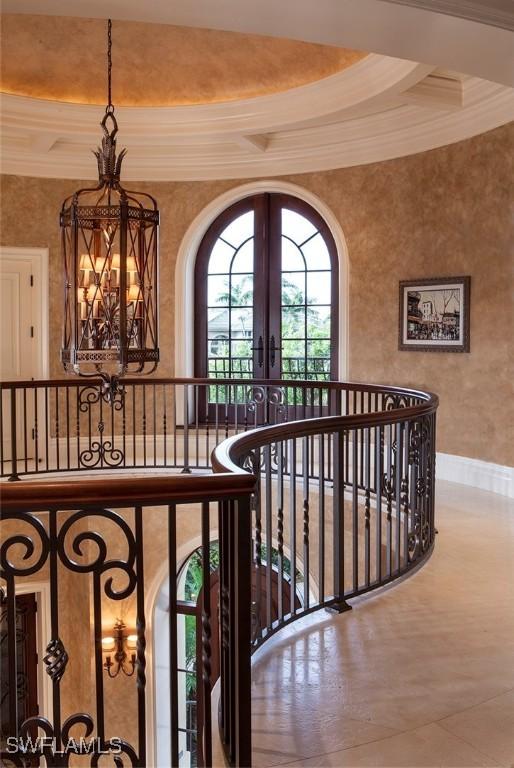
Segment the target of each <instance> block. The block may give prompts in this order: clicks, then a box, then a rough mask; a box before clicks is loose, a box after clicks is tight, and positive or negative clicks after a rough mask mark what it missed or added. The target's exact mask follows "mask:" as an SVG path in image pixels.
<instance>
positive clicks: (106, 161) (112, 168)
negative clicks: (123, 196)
mask: <svg viewBox="0 0 514 768" xmlns="http://www.w3.org/2000/svg"><path fill="white" fill-rule="evenodd" d="M107 120H111V122H112V129H111V131H110V132H109V129H108V128H107ZM100 125H101V126H102V130H103V132H104V135H103V137H102V146H101V147H98V149H96V150H94V151H93V154H94V155H95V156H96V159H97V161H98V178H99V180H100V181H103V182H106V183H108V184H112V185H114V184H115V183H117V182H119V180H120V173H121V164H122V162H123V158H124V157H125V155H126V154H127V150H126V149H122V150H121V152H120V154H119V156H118V158H116V134H117V133H118V123H117V121H116V118H115V117H114V112H106V113H105V115H104V119H103V120H102V122H101V123H100Z"/></svg>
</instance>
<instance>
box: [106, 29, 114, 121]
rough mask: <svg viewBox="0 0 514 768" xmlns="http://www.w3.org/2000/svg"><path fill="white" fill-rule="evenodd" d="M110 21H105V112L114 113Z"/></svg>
mask: <svg viewBox="0 0 514 768" xmlns="http://www.w3.org/2000/svg"><path fill="white" fill-rule="evenodd" d="M111 80H112V21H111V19H108V20H107V101H108V103H107V107H106V110H105V111H106V112H111V113H112V112H114V104H113V103H112V83H111Z"/></svg>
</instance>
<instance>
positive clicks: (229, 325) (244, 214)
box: [194, 193, 339, 381]
mask: <svg viewBox="0 0 514 768" xmlns="http://www.w3.org/2000/svg"><path fill="white" fill-rule="evenodd" d="M338 312H339V301H338V259H337V249H336V244H335V241H334V238H333V236H332V234H331V232H330V229H329V227H328V225H327V224H326V222H325V221H324V219H323V217H322V216H321V215H320V214H319V213H318V212H317V211H316V210H315V209H314V208H313V207H312V206H310V205H309V204H308V203H306V202H305V201H304V200H300V199H299V198H297V197H294V196H292V195H286V194H279V193H264V194H257V195H252V196H249V197H245V198H243V199H242V200H239V201H238V202H237V203H235V204H233V205H231V206H229V207H228V208H227V209H226V210H224V211H223V212H222V213H221V214H220V215H219V216H218V217H217V218H216V219H215V220H214V221H213V222H212V224H211V225H210V227H209V228H208V230H207V232H206V233H205V235H204V237H203V239H202V242H201V244H200V247H199V249H198V256H197V259H196V266H195V368H194V373H195V375H196V376H198V377H201V378H204V377H209V378H239V379H249V378H253V379H280V380H287V379H309V380H314V381H326V380H328V379H335V378H337V376H338V349H339V345H338V329H339V322H338Z"/></svg>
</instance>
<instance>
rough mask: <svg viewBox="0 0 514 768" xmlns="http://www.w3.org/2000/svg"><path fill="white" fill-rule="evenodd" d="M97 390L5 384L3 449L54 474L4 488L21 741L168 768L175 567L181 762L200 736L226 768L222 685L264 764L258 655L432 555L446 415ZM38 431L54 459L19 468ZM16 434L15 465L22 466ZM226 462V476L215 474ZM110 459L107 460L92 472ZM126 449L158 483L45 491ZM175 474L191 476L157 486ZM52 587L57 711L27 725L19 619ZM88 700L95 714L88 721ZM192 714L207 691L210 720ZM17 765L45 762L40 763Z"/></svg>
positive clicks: (304, 387)
mask: <svg viewBox="0 0 514 768" xmlns="http://www.w3.org/2000/svg"><path fill="white" fill-rule="evenodd" d="M95 387H96V383H95V382H86V383H84V382H83V381H80V380H79V381H76V380H72V381H69V380H64V381H58V382H57V381H56V382H24V383H21V384H19V383H13V384H4V385H3V387H2V389H3V392H2V397H3V400H4V402H3V408H2V430H3V431H2V434H3V436H4V437H5V436H7V437H8V438H9V440H7V441H6V443H7V445H6V447H4V453H3V454H2V473H3V475H4V477H7V478H9V479H15V478H20V477H23V476H24V475H32V476H34V475H37V474H42V475H43V477H42V478H40V479H38V478H34V477H32V480H31V482H11V483H5V484H4V486H3V507H4V509H3V516H4V518H3V521H2V526H3V530H2V533H3V543H2V545H1V549H0V565H1V570H2V573H1V574H0V575H1V577H2V579H3V587H4V593H3V594H4V596H3V600H4V603H5V608H6V613H7V617H8V618H9V619H10V621H8V624H7V630H6V635H5V640H4V647H5V648H7V650H8V661H9V664H8V668H9V674H8V677H9V680H8V686H7V693H6V696H7V699H6V701H7V702H8V705H7V711H8V713H9V714H8V723H7V726H6V730H5V731H3V733H8V734H9V735H11V736H12V735H14V736H16V737H20V736H21V737H26V736H27V735H30V734H34V733H35V730H36V729H37V728H39V729H40V732H41V733H45V734H46V735H47V736H52V737H55V739H56V741H55V742H53V744H52V743H51V742H45V743H44V745H43V746H41V745H40V747H39V749H40V752H39V755H43V756H44V757H46V760H47V764H50V765H68V761H69V759H70V757H69V754H66V753H65V751H62V748H63V747H64V746H65V744H66V743H67V740H68V738H69V736H70V734H71V735H75V734H78V733H79V732H80V733H81V734H82V735H84V734H86V735H87V737H88V738H89V737H91V736H95V737H97V741H96V742H95V743H94V749H96V751H95V752H94V755H93V757H94V759H96V760H97V759H98V755H99V753H100V752H101V751H109V752H111V754H112V753H113V751H114V749H115V748H116V749H117V748H118V746H119V745H118V742H117V741H116V740H115V737H118V736H119V737H120V738H122V744H121V751H122V752H123V753H124V755H122V756H121V757H122V759H123V760H124V761H125V762H124V764H131V765H138V766H143V765H147V764H148V758H149V754H150V751H151V745H152V744H153V739H154V732H153V731H155V729H153V731H151V730H150V729H149V727H148V717H147V715H148V712H149V711H150V709H151V708H152V707H153V701H149V700H147V696H146V693H148V691H149V689H148V686H147V680H146V669H147V651H146V646H147V636H146V635H147V633H146V624H147V619H148V610H149V608H148V600H149V595H148V590H149V587H148V583H149V582H148V574H149V573H152V569H154V570H155V568H156V560H157V561H158V563H159V567H163V564H164V566H165V571H166V573H167V574H168V575H167V579H168V588H169V627H168V633H169V651H168V657H169V672H168V674H169V711H170V715H169V734H170V736H169V750H168V754H169V761H170V763H171V764H172V765H179V764H182V762H181V758H180V753H181V750H182V749H185V747H184V746H183V745H184V742H183V736H184V733H185V732H186V731H187V737H188V739H189V743H190V742H193V741H194V745H195V746H194V754H195V755H196V760H197V764H198V765H210V764H211V762H212V723H213V713H212V712H211V705H210V701H211V690H212V686H213V684H214V682H215V680H216V678H217V676H218V674H219V678H220V688H221V694H220V720H219V725H220V733H221V741H222V743H223V745H224V748H225V750H226V754H227V757H228V759H229V761H230V762H231V764H233V765H240V766H245V765H250V764H251V730H250V708H251V702H250V656H251V652H252V651H253V650H254V649H255V648H257V647H259V645H261V644H262V643H263V642H264V641H265V640H266V639H267V638H268V637H270V636H271V635H272V634H273V633H274V632H276V631H277V630H279V629H280V628H281V627H283V626H285V625H286V624H289V623H291V622H293V621H295V620H296V619H297V618H299V617H301V616H304V615H306V614H308V613H311V612H313V611H316V610H319V609H320V608H326V609H331V610H334V611H343V610H347V609H348V608H349V607H350V605H349V603H348V601H349V600H351V599H352V598H353V597H355V596H357V595H361V594H364V593H366V592H369V591H370V590H373V589H376V588H378V587H381V586H383V585H385V584H387V583H389V582H391V581H393V580H394V579H397V578H399V577H401V576H403V575H404V574H406V573H408V572H409V571H411V570H412V569H413V568H415V567H418V566H419V565H420V564H421V563H423V562H424V561H425V560H426V558H427V557H428V556H429V554H430V552H431V550H432V546H433V543H434V535H435V524H434V481H435V422H436V409H437V398H436V397H435V396H433V395H430V394H427V393H423V392H417V391H413V390H405V389H404V390H402V389H397V388H394V387H379V386H373V385H354V384H341V383H338V382H316V383H314V382H282V383H281V382H276V381H267V382H262V381H250V382H249V381H234V380H225V381H219V380H217V381H216V383H215V384H213V382H212V380H200V381H198V380H184V379H181V380H177V379H175V380H173V379H159V380H157V379H150V380H146V381H144V382H143V381H139V380H130V379H129V380H127V381H126V383H125V388H124V391H123V392H121V393H119V394H118V396H117V397H118V399H116V400H115V401H114V402H113V403H112V404H110V403H108V402H105V401H104V400H103V398H102V395H101V394H100V390H99V389H97V388H95ZM119 398H121V399H119ZM31 401H32V402H33V403H34V416H30V415H29V408H28V405H29V403H30V402H31ZM81 404H84V405H85V410H82V409H81ZM118 404H120V405H119V407H117V405H118ZM31 419H32V420H33V421H35V420H37V427H36V435H35V442H36V445H37V446H39V448H38V450H41V453H40V454H39V456H38V458H42V459H43V461H42V462H39V461H37V460H35V459H34V458H31V457H25V456H23V457H20V454H19V452H18V449H19V447H20V445H21V446H24V445H25V443H27V444H28V439H26V438H25V433H26V432H27V431H28V430H29V428H30V424H31V423H33V421H32V422H31ZM6 420H7V422H6ZM20 420H21V424H22V428H21V430H20ZM6 423H8V424H10V425H11V432H9V430H8V429H7V430H5V425H6ZM41 425H43V427H42V426H41ZM101 425H103V426H101ZM4 430H5V431H4ZM12 434H14V435H15V441H16V444H15V445H14V447H11V448H10V450H11V451H12V452H13V454H14V455H6V451H8V450H9V444H11V446H12V445H13V441H14V438H12ZM11 438H12V439H11ZM134 441H135V443H134ZM95 444H97V445H95ZM107 444H109V445H107ZM134 444H135V446H136V447H135V448H134ZM212 448H214V449H215V451H214V454H213V458H212V467H213V468H214V474H210V473H208V472H207V470H208V469H209V467H211V463H210V459H209V454H210V451H211V449H212ZM93 450H97V451H98V454H97V459H98V460H97V461H96V463H94V462H93V463H91V462H90V460H89V459H88V455H89V454H87V451H90V452H93ZM115 450H119V451H120V460H119V461H118V462H117V463H116V465H115V466H116V468H117V469H124V468H125V469H134V468H136V469H146V470H148V469H151V470H152V472H151V473H150V474H149V475H148V476H146V475H145V478H144V480H142V479H141V478H139V479H132V478H130V477H127V478H125V477H122V476H121V475H120V476H119V477H117V478H116V479H112V478H109V482H108V483H106V482H105V480H104V479H102V477H101V476H99V477H98V479H97V477H95V476H94V477H93V478H92V479H82V480H77V479H73V480H70V479H69V477H68V478H66V479H65V481H64V482H61V481H55V480H49V479H48V478H46V477H45V473H47V472H52V471H68V470H75V471H76V470H80V471H82V470H86V469H88V470H91V468H94V469H96V468H98V469H99V468H103V469H105V468H108V467H109V466H110V464H109V462H108V460H107V451H111V452H112V451H115ZM84 451H86V455H84V453H83V452H84ZM81 457H82V458H81ZM30 462H32V463H30ZM158 467H161V468H168V469H169V470H170V471H171V472H172V473H174V472H175V473H176V472H178V471H181V472H184V471H185V474H175V476H169V475H170V472H166V473H165V474H161V475H159V476H155V469H156V468H158ZM186 520H187V528H188V536H189V537H190V538H191V539H194V538H195V537H196V538H197V539H199V540H200V541H201V552H202V583H203V587H202V589H201V591H200V594H199V596H198V605H195V604H194V603H191V602H184V601H181V600H180V599H179V598H178V597H177V572H178V565H179V562H178V560H179V554H178V552H179V548H180V541H179V539H180V537H181V536H182V527H181V526H184V525H185V524H186V523H185V521H186ZM214 539H216V540H217V541H218V549H217V551H218V553H219V569H218V570H217V571H216V574H215V575H213V573H212V567H211V566H212V551H213V549H212V544H213V540H214ZM195 546H196V545H195ZM145 577H146V579H147V581H146V582H145ZM34 579H35V580H37V581H46V582H47V583H48V584H49V587H50V588H49V606H48V614H49V616H50V624H49V631H48V636H47V637H45V638H44V645H45V646H46V652H45V654H44V659H43V661H44V665H45V669H46V672H47V673H48V675H47V676H48V677H49V679H50V680H51V689H52V695H51V699H52V704H53V711H52V707H49V708H48V710H47V711H41V712H40V714H39V716H34V717H33V718H32V719H31V718H29V720H28V721H26V722H25V723H23V724H22V723H20V722H19V721H18V716H17V693H16V691H17V674H18V671H19V670H17V663H18V662H17V658H18V656H17V643H18V640H17V636H16V631H15V629H13V626H15V624H13V615H14V613H13V612H14V610H15V603H16V593H17V591H18V589H19V587H20V585H23V584H29V586H30V583H31V580H34ZM206 585H208V587H209V588H206ZM25 591H26V590H25ZM70 601H71V602H70ZM79 606H81V607H80V608H79ZM113 606H116V607H113ZM217 607H218V609H217ZM117 611H118V612H119V613H118V614H117V615H120V614H121V615H123V616H124V617H128V618H129V619H130V622H129V621H128V619H127V621H125V623H126V624H127V625H128V623H132V625H133V627H134V628H135V631H136V634H137V648H136V650H135V653H136V665H135V666H136V673H135V675H134V679H135V681H136V685H135V686H134V688H130V689H126V688H125V689H124V688H120V687H118V688H116V689H114V688H110V687H109V686H110V685H117V682H116V681H111V680H110V679H108V678H107V676H106V674H105V672H104V670H103V663H104V658H105V654H104V651H103V649H102V633H103V632H104V629H105V627H104V626H103V625H105V618H106V616H109V617H111V618H112V617H113V616H115V615H116V612H117ZM90 614H91V618H90ZM180 614H187V615H194V616H196V617H197V620H198V621H197V626H198V630H197V637H198V646H197V649H198V653H197V660H196V668H195V675H196V692H195V696H194V698H195V701H196V704H195V705H194V708H195V719H192V718H191V717H190V716H189V720H188V722H189V726H185V725H184V723H182V721H181V718H182V717H185V716H186V715H185V713H186V710H187V707H186V697H185V693H184V691H182V688H183V681H182V677H181V675H183V673H182V672H181V669H180V665H179V662H178V655H177V654H178V649H177V642H178V641H177V616H178V615H180ZM77 638H79V639H80V643H79V642H78V641H77ZM77 654H78V655H79V656H80V657H81V658H78V659H77ZM151 658H152V657H150V659H151ZM90 665H91V666H92V669H93V679H92V688H91V691H92V695H91V698H90V700H89V704H88V703H87V702H88V700H87V694H86V693H85V692H84V679H86V680H87V682H88V683H89V670H90ZM84 676H85V677H84ZM150 687H151V686H150ZM86 688H87V685H86ZM145 691H146V693H145ZM183 693H184V695H183V696H182V694H183ZM79 694H80V695H79ZM148 695H149V694H148ZM81 696H82V698H85V701H86V703H85V704H81V705H80V709H77V703H78V701H81ZM129 696H132V697H133V701H132V704H130V705H129V701H130V699H129ZM181 697H182V698H183V699H184V701H183V702H182V703H181V701H182V698H181ZM179 699H180V701H179ZM191 699H192V695H191V692H190V691H189V692H188V696H187V702H188V706H189V707H190V708H191ZM113 702H115V706H114V713H113ZM116 702H117V703H116ZM182 704H183V706H182ZM118 708H121V711H122V713H121V715H120V717H119V718H118V719H116V718H117V714H116V713H118ZM129 714H130V717H129ZM34 718H35V719H34ZM44 718H46V719H44ZM191 722H194V723H195V726H194V727H195V728H196V729H197V734H196V738H194V739H192V738H191ZM80 728H82V731H80ZM16 743H19V742H16ZM55 745H57V747H58V749H57V751H56V750H55V749H54V746H55ZM45 749H46V752H45V751H44V750H45ZM191 750H193V747H190V748H189V757H188V759H190V757H191V756H192V755H193V751H191ZM4 751H5V750H4ZM60 752H62V754H60ZM4 758H5V759H11V761H12V762H14V764H16V765H23V764H28V763H24V762H23V761H24V758H23V757H22V756H20V754H16V755H13V754H7V753H6V754H5V755H4ZM91 759H93V758H91ZM154 764H156V765H157V764H158V763H155V761H154Z"/></svg>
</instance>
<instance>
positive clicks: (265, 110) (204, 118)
mask: <svg viewBox="0 0 514 768" xmlns="http://www.w3.org/2000/svg"><path fill="white" fill-rule="evenodd" d="M433 69H434V68H433V67H432V66H428V65H425V64H419V63H417V62H413V61H403V60H401V59H393V58H391V57H389V56H379V55H377V54H370V55H368V56H366V58H365V59H362V60H361V61H359V62H357V63H356V64H354V65H353V66H351V67H348V68H347V69H345V70H342V71H341V72H338V73H337V74H335V75H331V76H330V77H326V78H323V79H322V80H318V81H317V82H314V83H308V84H307V85H302V86H299V87H297V88H291V89H290V90H288V91H284V92H282V93H274V94H270V95H266V96H259V97H257V98H253V99H240V100H237V101H229V102H224V103H215V104H205V105H204V104H202V105H193V106H185V107H184V106H178V107H117V108H116V118H117V120H118V123H119V126H120V134H121V135H122V136H123V138H127V139H129V138H131V137H132V136H134V137H138V136H141V135H144V136H146V137H152V138H154V137H158V136H161V135H169V134H170V133H171V134H172V135H173V137H174V138H177V137H180V136H185V137H187V138H188V139H189V137H191V136H202V135H207V136H212V135H213V134H216V135H223V134H230V135H233V134H237V133H243V134H250V133H259V132H261V131H263V130H265V131H270V130H278V129H281V128H283V127H286V126H289V125H292V124H296V123H298V122H300V121H304V120H312V119H313V118H323V117H326V116H327V115H330V114H332V113H333V112H335V111H345V110H350V109H353V110H355V108H359V109H362V108H364V107H365V106H366V105H368V104H369V103H371V102H372V101H373V100H374V99H376V98H378V97H381V98H384V97H386V98H392V97H393V96H395V95H398V94H400V93H402V92H404V91H405V90H407V89H409V88H411V87H413V86H414V85H415V84H416V83H418V82H419V81H420V80H422V79H423V78H425V77H426V76H427V75H428V74H429V73H430V72H431V71H432V70H433ZM103 114H104V108H103V107H98V106H95V105H90V104H73V103H67V102H59V101H49V100H44V99H33V98H28V97H25V96H15V95H12V94H8V93H3V94H2V114H1V125H2V128H4V127H5V128H7V129H8V128H15V129H16V128H21V129H30V130H33V131H37V132H38V133H39V132H44V131H47V132H49V133H51V134H53V135H55V133H56V132H57V133H58V135H60V136H61V137H66V138H68V139H70V140H75V139H78V138H79V137H84V138H85V137H87V138H88V140H89V141H97V140H98V137H99V128H98V125H99V123H100V121H101V119H102V117H103Z"/></svg>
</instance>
